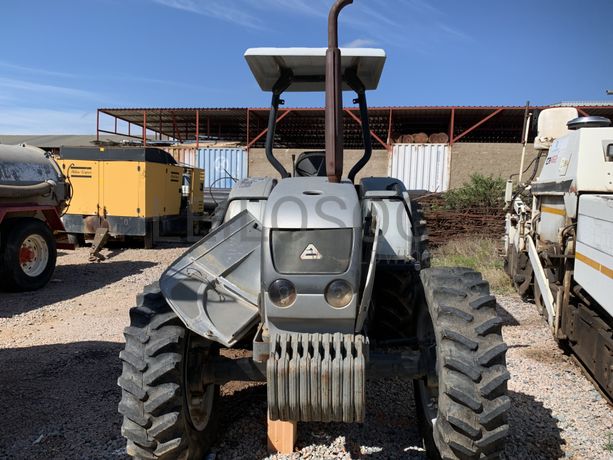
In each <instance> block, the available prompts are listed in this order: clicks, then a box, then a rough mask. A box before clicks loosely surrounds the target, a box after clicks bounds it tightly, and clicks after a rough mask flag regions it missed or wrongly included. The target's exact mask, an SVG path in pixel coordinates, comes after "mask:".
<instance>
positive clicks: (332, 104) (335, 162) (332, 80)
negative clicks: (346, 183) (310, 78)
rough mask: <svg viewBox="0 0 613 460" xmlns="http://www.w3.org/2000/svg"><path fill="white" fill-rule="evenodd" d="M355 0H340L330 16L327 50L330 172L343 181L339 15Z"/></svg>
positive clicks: (337, 180)
mask: <svg viewBox="0 0 613 460" xmlns="http://www.w3.org/2000/svg"><path fill="white" fill-rule="evenodd" d="M352 3H353V0H337V1H336V3H335V4H334V5H333V6H332V8H331V9H330V14H329V15H328V50H327V51H326V175H327V176H328V180H329V181H330V182H340V181H341V177H342V175H343V78H342V75H341V50H340V49H339V48H338V16H339V14H340V12H341V10H342V9H343V8H344V7H346V6H347V5H351V4H352Z"/></svg>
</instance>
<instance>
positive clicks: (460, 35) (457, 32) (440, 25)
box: [436, 22, 473, 41]
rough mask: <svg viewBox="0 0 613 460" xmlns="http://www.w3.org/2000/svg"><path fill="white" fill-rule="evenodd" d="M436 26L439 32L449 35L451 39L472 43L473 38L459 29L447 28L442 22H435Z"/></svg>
mask: <svg viewBox="0 0 613 460" xmlns="http://www.w3.org/2000/svg"><path fill="white" fill-rule="evenodd" d="M436 26H437V27H438V28H439V29H440V30H442V31H443V32H445V33H446V34H448V35H450V36H452V37H455V38H459V39H461V40H466V41H472V40H473V38H472V37H471V36H470V35H468V34H466V33H464V32H462V31H461V30H459V29H456V28H454V27H451V26H448V25H447V24H443V23H442V22H437V23H436Z"/></svg>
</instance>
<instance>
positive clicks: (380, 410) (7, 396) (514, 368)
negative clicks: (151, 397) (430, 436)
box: [0, 248, 613, 459]
mask: <svg viewBox="0 0 613 460" xmlns="http://www.w3.org/2000/svg"><path fill="white" fill-rule="evenodd" d="M183 251H184V248H166V249H157V250H152V251H145V250H138V249H127V250H115V251H111V252H109V251H105V254H106V255H107V256H109V259H108V260H107V261H105V262H103V263H100V264H90V263H88V262H87V250H85V249H79V250H77V251H75V252H70V253H63V254H62V255H61V256H60V257H59V259H58V262H59V266H58V268H57V270H56V273H55V275H54V279H53V281H52V282H51V283H50V284H49V286H47V287H46V288H45V289H43V290H41V291H38V292H35V293H28V294H7V293H0V410H1V411H2V413H3V419H2V420H3V421H2V424H3V425H2V428H1V429H0V458H11V459H13V458H15V459H17V458H18V459H65V458H70V459H73V458H74V459H122V458H125V450H124V441H123V438H121V435H120V425H121V418H120V416H119V414H118V413H117V403H118V401H119V398H120V392H119V388H118V387H117V385H116V380H117V377H118V375H119V373H120V371H121V366H120V363H119V359H118V357H117V355H118V354H119V351H120V350H121V348H122V340H123V337H122V334H121V332H122V329H123V327H124V326H125V325H126V324H127V321H128V309H129V307H130V306H131V305H132V304H133V302H134V295H135V294H136V293H137V292H138V291H139V290H140V289H141V288H142V287H143V286H144V285H145V284H148V283H150V282H153V281H154V280H156V279H157V278H158V277H159V275H160V274H161V273H162V271H163V270H164V268H165V267H166V266H167V265H168V264H169V263H170V262H171V261H172V260H174V259H175V258H176V257H177V256H178V255H179V254H181V253H182V252H183ZM499 303H500V312H501V314H502V315H503V316H504V318H505V320H506V326H505V327H504V330H503V333H504V337H505V339H506V341H507V343H508V344H509V353H508V363H509V370H510V372H511V374H512V379H511V381H510V382H509V390H510V396H511V398H512V400H513V407H512V410H511V414H510V426H511V438H510V441H509V443H508V447H507V451H506V457H507V458H508V459H551V458H571V459H610V458H612V457H611V454H610V453H609V452H607V451H606V450H605V448H604V446H605V444H606V443H607V442H608V436H609V434H610V433H613V411H611V408H610V406H609V405H608V404H607V403H606V402H605V401H604V400H603V399H602V397H601V396H600V394H599V393H598V392H597V391H596V390H595V389H594V387H593V386H592V385H591V383H590V382H589V381H588V380H587V379H586V378H585V377H584V376H583V374H582V373H581V371H580V370H579V368H578V367H577V365H576V364H575V363H574V361H573V360H572V358H569V357H568V356H566V355H564V354H563V353H562V352H561V351H560V350H559V349H558V348H557V346H556V344H555V343H554V341H553V339H552V338H551V337H550V334H549V332H548V330H547V328H546V327H545V325H544V323H543V321H542V319H541V318H540V317H539V316H538V314H537V313H536V312H535V308H534V306H532V305H529V304H525V303H523V302H522V301H520V300H519V299H518V298H517V297H515V296H509V297H500V298H499ZM222 393H223V395H224V397H223V404H224V411H223V414H222V430H221V433H222V436H221V438H220V440H219V441H218V443H217V444H216V446H215V448H214V450H213V453H212V454H211V455H210V456H209V459H212V458H216V459H253V458H259V459H262V458H267V455H268V454H267V452H266V425H265V424H266V390H265V387H264V386H263V385H254V384H249V385H248V384H238V383H231V384H228V385H226V386H224V387H223V389H222ZM368 394H369V402H368V406H367V421H366V423H364V424H363V425H344V424H320V423H303V424H300V425H299V428H298V439H299V440H298V445H297V450H298V451H297V452H295V453H294V454H293V455H291V456H272V457H268V458H277V459H281V458H291V459H307V458H310V459H321V458H343V459H349V458H373V459H392V458H406V459H425V455H424V452H423V450H422V449H421V442H420V439H419V434H418V431H417V425H416V423H415V408H414V405H413V399H412V388H411V384H410V383H406V382H401V381H396V380H387V381H379V382H376V383H375V382H370V383H369V384H368Z"/></svg>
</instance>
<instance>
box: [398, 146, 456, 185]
mask: <svg viewBox="0 0 613 460" xmlns="http://www.w3.org/2000/svg"><path fill="white" fill-rule="evenodd" d="M450 160H451V157H450V155H449V144H395V145H394V148H393V151H392V158H391V159H390V165H389V171H388V172H389V175H390V176H391V177H395V178H397V179H400V180H402V182H404V185H405V186H406V188H407V189H409V190H428V191H430V192H445V191H447V189H449V170H450Z"/></svg>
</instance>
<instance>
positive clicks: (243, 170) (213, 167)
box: [198, 148, 249, 188]
mask: <svg viewBox="0 0 613 460" xmlns="http://www.w3.org/2000/svg"><path fill="white" fill-rule="evenodd" d="M248 165H249V163H248V161H247V151H246V150H244V149H237V148H206V149H199V150H198V167H199V168H203V169H204V175H205V179H204V186H205V187H213V188H232V186H233V185H234V183H235V180H241V179H244V178H246V177H247V168H248Z"/></svg>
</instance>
